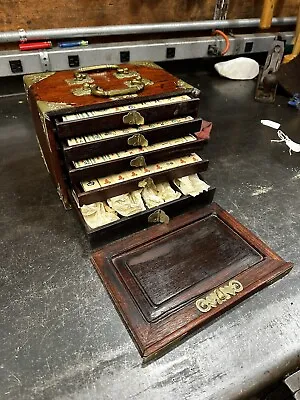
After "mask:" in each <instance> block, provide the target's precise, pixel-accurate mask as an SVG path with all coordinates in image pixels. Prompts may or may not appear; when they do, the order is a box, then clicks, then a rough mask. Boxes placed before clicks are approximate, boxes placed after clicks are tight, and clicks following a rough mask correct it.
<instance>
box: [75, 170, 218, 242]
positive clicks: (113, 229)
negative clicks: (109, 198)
mask: <svg viewBox="0 0 300 400" xmlns="http://www.w3.org/2000/svg"><path fill="white" fill-rule="evenodd" d="M200 178H201V179H202V177H201V176H200ZM172 187H173V188H174V189H176V190H178V188H176V187H175V186H174V185H172ZM215 190H216V189H215V188H213V187H209V188H208V190H206V191H203V192H202V193H200V194H198V195H197V196H195V197H192V196H190V195H182V196H181V197H179V198H178V199H175V200H173V201H169V202H165V203H163V204H161V205H159V206H157V207H152V208H146V209H145V210H144V211H142V212H139V213H136V214H133V215H130V216H120V219H118V220H116V221H113V222H110V223H108V224H105V225H101V226H99V227H96V228H91V227H90V226H89V225H88V224H87V223H86V221H85V219H84V217H83V216H82V213H81V211H80V209H79V207H78V203H77V199H76V196H74V194H73V208H74V210H75V211H76V214H77V216H78V218H79V220H80V222H81V224H82V225H83V227H84V230H85V232H86V233H87V235H88V237H89V240H90V242H91V243H92V244H94V243H97V242H99V241H102V242H103V241H105V242H107V241H109V240H111V239H112V238H113V239H117V238H119V237H124V236H125V235H128V234H131V233H133V232H136V231H139V230H141V229H144V228H147V227H148V226H149V225H151V224H153V223H155V222H154V220H155V214H157V213H159V212H160V211H161V210H163V211H164V213H165V214H166V215H167V216H168V217H169V218H173V217H175V216H176V215H178V214H180V213H181V212H182V210H183V209H184V210H185V211H188V210H189V209H192V208H193V207H195V206H198V207H199V206H201V205H202V206H203V205H207V204H210V203H211V202H212V200H213V197H214V194H215ZM151 221H152V222H151ZM156 222H158V221H156Z"/></svg>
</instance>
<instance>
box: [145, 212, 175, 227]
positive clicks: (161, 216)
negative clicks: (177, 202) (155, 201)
mask: <svg viewBox="0 0 300 400" xmlns="http://www.w3.org/2000/svg"><path fill="white" fill-rule="evenodd" d="M148 222H149V223H151V224H168V223H169V222H170V218H169V217H168V216H167V214H166V213H165V212H164V211H163V210H156V211H154V212H153V213H152V214H150V215H149V217H148Z"/></svg>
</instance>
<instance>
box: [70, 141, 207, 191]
mask: <svg viewBox="0 0 300 400" xmlns="http://www.w3.org/2000/svg"><path fill="white" fill-rule="evenodd" d="M201 147H202V141H201V140H198V139H197V138H196V137H195V136H193V135H188V136H185V137H182V138H178V139H173V140H170V141H166V142H161V143H158V144H155V145H150V146H147V147H142V148H134V149H131V150H126V151H123V152H119V153H112V154H108V155H104V156H99V157H95V158H90V159H85V160H82V161H77V162H76V161H75V162H69V163H68V165H69V166H68V173H69V176H70V178H71V181H72V182H73V183H77V182H80V181H82V180H90V179H95V178H101V177H103V176H107V171H109V172H110V174H117V173H121V172H122V171H127V170H130V169H133V168H139V167H147V165H152V164H157V163H160V162H163V161H167V160H171V159H172V158H175V157H183V156H185V155H186V154H190V153H192V152H196V151H197V150H199V149H200V148H201Z"/></svg>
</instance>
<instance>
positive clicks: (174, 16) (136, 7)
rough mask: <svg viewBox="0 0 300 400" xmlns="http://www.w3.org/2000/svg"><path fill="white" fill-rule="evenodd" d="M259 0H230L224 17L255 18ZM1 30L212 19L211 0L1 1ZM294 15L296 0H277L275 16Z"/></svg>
mask: <svg viewBox="0 0 300 400" xmlns="http://www.w3.org/2000/svg"><path fill="white" fill-rule="evenodd" d="M262 4H263V1H262V0H245V1H243V2H241V1H240V0H231V1H230V8H229V13H228V18H253V17H259V16H260V13H261V9H262ZM1 6H2V7H1V9H0V26H1V30H4V31H9V30H16V29H19V28H24V29H26V30H29V29H51V28H63V27H75V26H98V25H115V24H140V23H141V24H142V23H155V22H172V21H197V20H203V19H212V18H213V12H214V7H215V0H202V1H195V0H180V1H179V0H164V1H161V0H143V1H140V0H102V1H101V3H99V1H98V0H81V1H76V0H57V1H56V2H53V1H50V0H43V1H37V0H19V1H11V0H2V2H1ZM296 14H297V1H295V0H278V1H277V6H276V9H275V16H290V15H296Z"/></svg>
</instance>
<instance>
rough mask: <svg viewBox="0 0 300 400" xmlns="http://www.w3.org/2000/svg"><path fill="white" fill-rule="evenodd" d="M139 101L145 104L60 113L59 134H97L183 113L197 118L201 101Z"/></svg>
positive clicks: (170, 99)
mask: <svg viewBox="0 0 300 400" xmlns="http://www.w3.org/2000/svg"><path fill="white" fill-rule="evenodd" d="M140 104H141V105H142V106H139V105H137V104H131V105H127V106H120V107H114V108H104V109H100V110H94V111H88V112H83V113H77V114H70V115H66V116H57V117H55V119H54V122H55V126H56V130H57V134H58V137H60V138H74V137H76V136H82V135H87V134H89V133H97V132H99V131H103V130H109V129H124V128H127V127H128V126H139V125H144V124H146V125H147V124H151V123H153V122H157V121H163V120H168V119H172V118H177V117H180V116H192V117H193V118H197V117H198V112H199V105H200V100H199V99H198V98H191V97H189V96H188V95H184V96H176V97H174V98H172V97H171V98H168V99H160V100H153V101H151V102H145V103H140Z"/></svg>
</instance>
